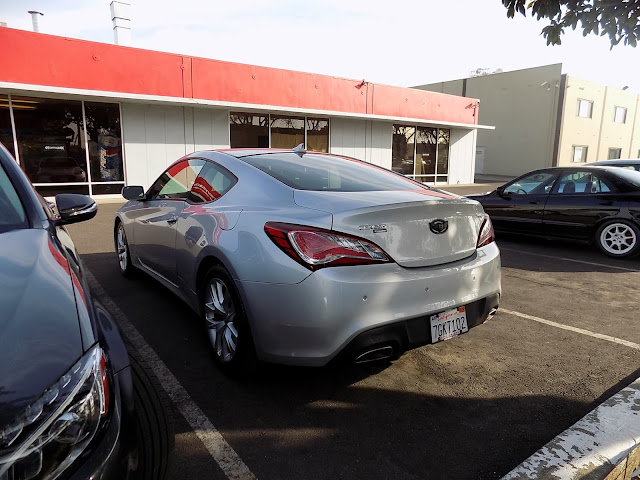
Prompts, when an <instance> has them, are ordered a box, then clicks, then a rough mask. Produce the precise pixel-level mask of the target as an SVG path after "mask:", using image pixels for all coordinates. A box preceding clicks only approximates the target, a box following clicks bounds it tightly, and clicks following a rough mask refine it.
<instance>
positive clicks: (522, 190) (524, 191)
mask: <svg viewBox="0 0 640 480" xmlns="http://www.w3.org/2000/svg"><path fill="white" fill-rule="evenodd" d="M516 193H517V194H520V193H523V194H525V195H526V194H527V191H526V190H525V189H524V188H519V189H517V190H516Z"/></svg>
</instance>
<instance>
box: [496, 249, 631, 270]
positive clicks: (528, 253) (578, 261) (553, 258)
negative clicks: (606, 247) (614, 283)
mask: <svg viewBox="0 0 640 480" xmlns="http://www.w3.org/2000/svg"><path fill="white" fill-rule="evenodd" d="M500 250H505V251H507V252H517V253H524V254H526V255H533V256H536V257H545V258H550V259H552V260H565V261H567V262H575V263H583V264H585V265H591V266H596V267H605V268H613V269H615V270H622V271H625V272H640V269H636V268H626V267H617V266H615V265H607V264H604V263H597V262H587V261H586V260H576V259H574V258H566V257H556V256H555V255H545V254H543V253H533V252H528V251H526V250H518V249H516V248H508V247H500Z"/></svg>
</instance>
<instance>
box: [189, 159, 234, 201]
mask: <svg viewBox="0 0 640 480" xmlns="http://www.w3.org/2000/svg"><path fill="white" fill-rule="evenodd" d="M236 182H237V178H236V177H235V176H234V175H233V174H232V173H231V172H229V171H227V170H225V169H224V168H222V167H220V166H219V165H216V164H215V163H211V162H206V164H205V165H204V167H203V168H202V171H201V172H200V175H198V178H196V180H195V182H194V183H193V186H192V187H191V191H190V192H189V197H188V199H189V201H190V202H192V203H208V202H213V201H215V200H217V199H218V198H220V197H221V196H222V195H224V194H225V193H227V192H228V191H229V189H230V188H231V187H233V186H234V185H235V184H236Z"/></svg>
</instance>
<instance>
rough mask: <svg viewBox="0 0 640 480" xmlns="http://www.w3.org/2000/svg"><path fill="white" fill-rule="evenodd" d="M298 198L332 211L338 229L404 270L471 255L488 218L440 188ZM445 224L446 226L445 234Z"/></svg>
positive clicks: (303, 193) (301, 192) (307, 204)
mask: <svg viewBox="0 0 640 480" xmlns="http://www.w3.org/2000/svg"><path fill="white" fill-rule="evenodd" d="M294 199H295V202H296V203H297V204H298V205H300V206H304V207H307V208H313V209H316V210H323V211H326V212H329V213H331V214H332V215H333V227H332V228H333V230H335V231H336V232H343V233H348V234H352V235H356V236H358V237H361V238H365V239H367V240H369V241H371V242H373V243H374V244H376V245H377V246H379V247H380V248H382V249H383V250H384V251H385V252H387V253H388V254H389V255H390V256H391V258H393V260H394V261H396V262H397V263H398V264H399V265H401V266H403V267H425V266H433V265H441V264H444V263H450V262H455V261H457V260H461V259H463V258H466V257H468V256H470V255H472V254H473V253H474V252H475V250H476V244H477V241H478V234H479V231H480V227H481V225H482V220H483V218H484V212H483V210H482V207H481V206H480V205H479V204H478V203H477V202H475V201H471V200H468V199H466V198H463V197H458V196H456V195H452V194H448V193H446V192H442V191H439V190H415V191H374V192H318V191H308V190H297V191H296V192H295V193H294ZM440 222H443V223H445V224H446V228H445V229H444V231H442V232H440V231H439V229H438V228H437V227H438V224H439V223H440Z"/></svg>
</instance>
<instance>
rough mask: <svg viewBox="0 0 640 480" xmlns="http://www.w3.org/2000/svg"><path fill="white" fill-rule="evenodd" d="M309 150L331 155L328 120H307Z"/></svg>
mask: <svg viewBox="0 0 640 480" xmlns="http://www.w3.org/2000/svg"><path fill="white" fill-rule="evenodd" d="M307 150H309V151H312V152H322V153H329V119H328V118H307Z"/></svg>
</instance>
